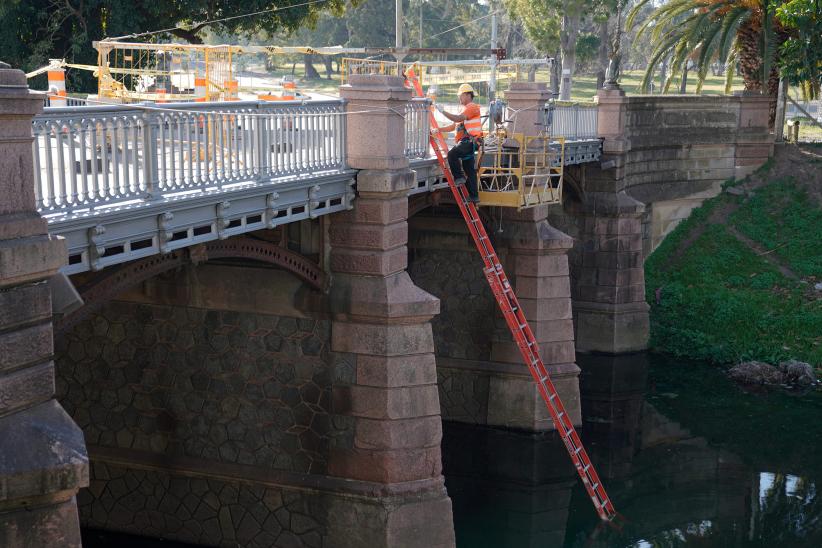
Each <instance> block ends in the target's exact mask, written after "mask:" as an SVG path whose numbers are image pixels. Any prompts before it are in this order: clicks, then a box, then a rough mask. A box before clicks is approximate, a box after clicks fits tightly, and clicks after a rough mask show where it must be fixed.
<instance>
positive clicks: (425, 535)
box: [387, 496, 456, 548]
mask: <svg viewBox="0 0 822 548" xmlns="http://www.w3.org/2000/svg"><path fill="white" fill-rule="evenodd" d="M451 515H452V513H451V499H449V498H448V497H445V496H443V497H440V498H437V499H435V500H431V499H428V500H420V501H417V502H410V503H406V504H403V505H401V506H400V507H398V508H396V509H395V510H394V511H392V512H391V513H390V514H389V515H388V528H387V533H388V534H387V546H388V547H391V546H408V547H412V546H425V547H426V548H429V547H430V548H451V547H453V546H454V545H455V543H456V541H455V538H454V527H453V522H452V518H451Z"/></svg>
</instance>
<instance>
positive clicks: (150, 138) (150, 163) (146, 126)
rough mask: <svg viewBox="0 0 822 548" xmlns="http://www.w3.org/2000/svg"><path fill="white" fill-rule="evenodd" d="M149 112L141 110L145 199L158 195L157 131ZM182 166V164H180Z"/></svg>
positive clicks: (151, 198) (153, 198) (154, 197)
mask: <svg viewBox="0 0 822 548" xmlns="http://www.w3.org/2000/svg"><path fill="white" fill-rule="evenodd" d="M152 116H154V115H152V114H151V113H150V112H145V111H144V112H142V113H141V120H142V126H143V127H142V130H143V131H142V137H143V173H144V175H143V176H144V177H145V185H146V195H145V198H146V200H156V199H157V198H159V197H160V195H161V192H160V170H159V168H158V163H157V131H156V127H155V122H156V118H155V120H152ZM180 167H181V168H182V166H180Z"/></svg>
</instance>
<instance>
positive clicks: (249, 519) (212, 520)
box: [78, 462, 327, 548]
mask: <svg viewBox="0 0 822 548" xmlns="http://www.w3.org/2000/svg"><path fill="white" fill-rule="evenodd" d="M91 475H92V480H91V483H90V485H89V488H88V489H84V490H83V491H81V492H80V495H79V497H78V505H79V507H80V513H81V515H82V516H83V520H84V522H85V525H86V526H89V527H95V528H101V529H118V530H126V531H129V532H132V533H136V534H139V535H143V536H147V537H162V538H168V539H175V540H182V541H186V542H194V543H197V544H198V545H203V546H238V545H239V546H261V547H262V546H265V547H283V548H285V547H297V546H306V547H310V548H320V547H321V546H323V536H324V535H325V534H326V532H327V527H326V525H325V523H323V521H324V520H323V519H322V516H324V515H325V514H326V512H324V511H323V506H324V505H325V503H324V501H323V499H322V497H321V496H319V495H318V494H316V493H310V492H305V491H299V490H291V489H284V488H281V487H274V486H265V485H259V484H257V485H255V484H248V483H244V482H238V481H230V480H229V481H226V480H221V479H215V478H208V479H206V478H203V477H189V476H181V475H176V474H170V473H168V472H162V471H156V470H135V469H130V468H126V467H123V466H117V465H112V464H107V463H103V462H94V463H93V464H92V471H91ZM317 516H319V518H318V517H317Z"/></svg>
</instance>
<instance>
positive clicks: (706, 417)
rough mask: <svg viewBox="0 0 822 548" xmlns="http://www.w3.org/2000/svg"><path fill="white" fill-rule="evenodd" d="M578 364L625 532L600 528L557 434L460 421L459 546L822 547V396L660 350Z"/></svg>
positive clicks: (453, 491) (452, 471)
mask: <svg viewBox="0 0 822 548" xmlns="http://www.w3.org/2000/svg"><path fill="white" fill-rule="evenodd" d="M578 363H579V365H580V367H581V368H582V370H583V375H582V377H581V388H582V404H583V417H584V423H583V429H582V430H583V437H584V440H585V444H586V447H587V448H588V450H589V453H590V454H591V457H592V460H593V461H594V463H595V464H596V466H597V469H598V471H599V472H600V475H601V476H602V477H603V478H604V479H605V481H606V487H607V488H608V492H609V494H610V495H611V497H612V499H613V500H614V502H615V505H616V508H617V510H618V511H620V512H621V513H622V514H623V515H624V516H625V517H626V519H627V522H626V524H625V526H624V527H623V528H622V529H621V530H614V529H612V528H607V527H606V528H602V527H598V520H597V518H596V515H595V513H594V511H593V508H592V507H591V503H590V500H589V499H588V497H587V494H586V493H585V491H584V490H583V489H582V487H581V485H580V484H579V482H578V480H577V478H576V475H575V473H574V471H573V470H572V468H571V467H570V465H569V460H568V456H567V454H566V453H565V450H564V448H563V446H562V444H561V442H560V441H559V440H558V439H557V438H556V437H555V436H551V435H542V436H535V435H530V434H525V433H516V432H501V431H497V430H493V429H478V428H476V427H465V426H459V425H454V424H448V425H446V428H445V435H444V442H443V453H444V465H445V473H446V484H447V486H448V490H449V494H450V495H451V497H452V500H453V505H454V520H455V527H456V529H457V543H458V546H459V547H460V548H469V547H470V548H482V547H486V546H487V547H502V546H535V547H536V546H541V547H550V546H568V547H583V546H585V547H587V546H593V547H600V546H601V547H605V546H609V547H610V546H625V547H628V546H630V547H638V548H639V547H652V546H653V547H657V546H684V545H699V546H723V547H724V546H822V507H820V502H819V494H818V493H817V487H816V485H817V483H818V482H819V481H820V478H822V456H820V455H819V454H818V449H819V448H820V447H822V445H821V444H820V441H822V426H820V425H818V424H817V423H819V422H820V421H818V420H816V417H818V416H819V415H818V412H819V410H820V409H821V408H822V399H820V397H819V394H818V393H812V394H806V395H803V396H801V397H797V396H792V395H789V394H785V393H782V392H774V393H766V394H751V393H746V392H744V391H742V390H740V389H739V388H737V387H736V386H734V385H732V384H730V383H729V382H727V381H726V379H725V378H724V376H722V374H721V373H720V372H719V371H718V370H717V369H716V368H713V367H710V366H707V365H704V364H698V363H683V362H676V361H673V360H670V359H667V358H663V357H659V356H649V355H635V356H627V357H626V356H623V357H602V356H594V357H591V356H588V357H584V356H583V357H579V360H578ZM801 416H804V417H805V421H797V420H796V417H801Z"/></svg>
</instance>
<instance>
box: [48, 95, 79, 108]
mask: <svg viewBox="0 0 822 548" xmlns="http://www.w3.org/2000/svg"><path fill="white" fill-rule="evenodd" d="M63 100H65V102H66V106H67V107H84V106H86V105H87V104H88V101H87V100H86V98H85V97H71V96H69V97H64V98H63ZM43 106H44V107H50V106H52V105H51V97H49V96H48V95H46V97H45V98H44V99H43Z"/></svg>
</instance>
